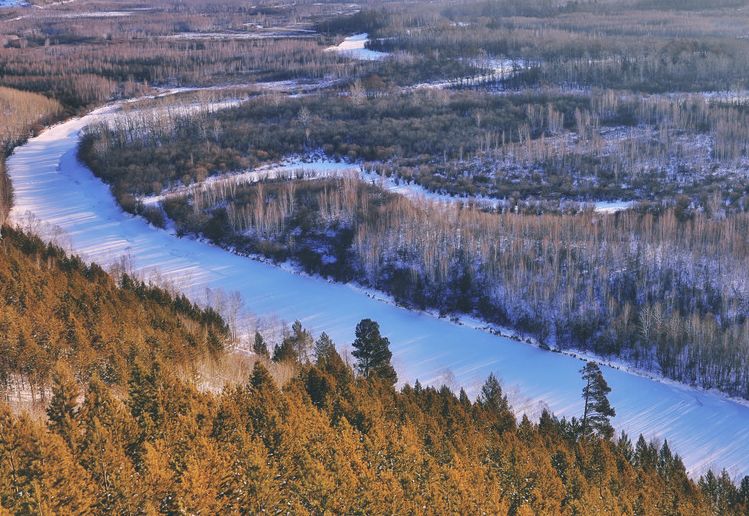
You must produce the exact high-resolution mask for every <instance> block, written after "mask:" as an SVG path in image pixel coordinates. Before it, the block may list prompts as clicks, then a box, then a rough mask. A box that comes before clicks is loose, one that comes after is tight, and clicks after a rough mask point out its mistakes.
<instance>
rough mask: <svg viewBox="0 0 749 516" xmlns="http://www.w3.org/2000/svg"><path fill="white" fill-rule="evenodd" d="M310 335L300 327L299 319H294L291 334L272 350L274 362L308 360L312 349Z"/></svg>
mask: <svg viewBox="0 0 749 516" xmlns="http://www.w3.org/2000/svg"><path fill="white" fill-rule="evenodd" d="M312 345H313V340H312V335H310V333H309V332H308V331H307V330H305V329H304V328H303V327H302V323H301V322H300V321H294V324H293V325H292V326H291V334H290V335H287V336H286V337H285V338H284V339H283V341H281V345H280V346H276V348H275V349H274V350H273V361H274V362H304V363H306V362H309V361H310V352H311V350H312Z"/></svg>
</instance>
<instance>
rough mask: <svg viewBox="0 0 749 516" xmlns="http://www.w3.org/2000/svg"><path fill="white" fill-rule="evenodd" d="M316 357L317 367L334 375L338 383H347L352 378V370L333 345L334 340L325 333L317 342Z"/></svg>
mask: <svg viewBox="0 0 749 516" xmlns="http://www.w3.org/2000/svg"><path fill="white" fill-rule="evenodd" d="M315 357H316V364H317V367H319V368H320V369H322V370H323V371H325V372H327V373H330V374H332V375H333V376H334V377H335V378H336V380H337V381H339V382H345V381H346V380H347V379H348V378H350V377H351V370H350V369H349V366H348V365H346V362H344V361H343V359H342V358H341V355H339V354H338V350H336V348H335V344H333V340H332V339H331V338H330V337H329V336H328V334H327V333H325V332H323V333H322V334H321V335H320V338H319V339H317V342H315Z"/></svg>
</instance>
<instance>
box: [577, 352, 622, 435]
mask: <svg viewBox="0 0 749 516" xmlns="http://www.w3.org/2000/svg"><path fill="white" fill-rule="evenodd" d="M580 372H581V373H582V377H583V381H584V382H585V386H584V387H583V400H585V409H584V411H583V418H582V422H581V428H580V433H581V434H582V435H583V436H586V437H587V436H591V435H593V434H596V435H598V436H600V437H603V438H605V439H611V437H612V436H613V435H614V427H612V426H611V421H610V420H609V418H612V417H614V416H615V415H616V411H614V409H613V407H612V406H611V404H610V403H609V400H608V398H607V397H606V396H607V394H608V393H610V392H611V388H610V387H609V386H608V384H607V383H606V380H605V379H604V377H603V373H601V369H600V368H599V367H598V364H597V363H595V362H593V361H590V362H587V363H586V364H585V367H583V368H582V369H581V370H580Z"/></svg>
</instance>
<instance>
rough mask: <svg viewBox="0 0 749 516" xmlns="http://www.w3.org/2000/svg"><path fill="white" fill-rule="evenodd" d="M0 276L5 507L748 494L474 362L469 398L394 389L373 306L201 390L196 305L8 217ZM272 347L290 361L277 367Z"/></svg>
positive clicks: (262, 351) (218, 341)
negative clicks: (548, 402)
mask: <svg viewBox="0 0 749 516" xmlns="http://www.w3.org/2000/svg"><path fill="white" fill-rule="evenodd" d="M0 274H2V275H3V276H5V278H4V279H3V281H2V283H0V285H2V296H0V299H1V300H2V303H1V305H0V306H1V307H2V308H1V309H2V312H1V313H2V316H1V318H0V321H1V322H0V328H2V332H1V333H0V345H2V346H3V353H2V355H1V356H2V357H18V359H19V360H18V361H13V360H10V361H5V362H4V363H3V374H4V378H5V380H4V383H3V384H2V385H3V392H4V398H5V400H4V401H0V507H2V509H3V510H4V511H8V512H9V513H12V514H24V513H60V514H62V513H67V514H70V513H94V514H112V513H117V514H123V513H141V512H147V513H152V514H157V513H165V514H173V513H175V512H189V513H224V512H245V511H247V512H253V513H254V512H263V511H268V512H270V511H272V512H278V511H284V512H293V513H320V512H335V513H342V512H346V513H381V512H390V513H409V512H423V511H424V510H425V509H424V508H425V507H428V508H429V511H432V510H433V511H434V512H444V511H448V512H453V511H454V512H483V511H486V512H502V513H507V514H537V513H543V514H579V513H590V512H591V511H593V512H598V513H630V514H673V513H682V514H729V513H731V514H740V513H742V512H743V511H744V510H745V509H746V507H747V504H748V503H749V478H746V479H744V481H743V482H741V483H740V485H739V486H738V487H737V486H736V485H734V484H733V482H732V481H731V479H730V478H729V477H728V476H727V474H726V473H725V472H723V473H722V474H719V475H715V474H714V473H712V472H709V473H706V474H705V475H704V476H703V477H702V478H700V479H699V481H698V482H695V481H693V480H690V479H689V478H688V477H687V475H686V472H685V469H684V465H683V464H682V462H681V460H680V458H679V456H678V455H675V454H674V453H673V452H671V450H670V449H669V446H668V443H667V442H665V441H664V442H663V443H655V442H651V443H648V442H646V441H645V440H644V439H642V438H639V439H638V440H637V441H636V442H635V443H633V442H632V441H631V440H630V439H629V438H628V437H627V436H625V435H620V436H618V437H616V438H613V437H610V430H609V431H607V430H605V428H606V426H605V424H604V426H592V422H593V421H594V419H593V418H592V414H593V412H592V409H591V412H590V414H591V416H590V417H591V419H590V421H591V423H590V424H591V428H601V429H602V430H601V431H602V432H603V433H602V434H599V433H598V430H596V431H595V432H585V431H584V428H585V424H584V423H583V426H582V430H581V427H580V421H577V422H576V421H575V420H574V419H573V420H572V421H566V420H559V419H557V418H555V417H553V416H552V415H551V414H549V413H544V415H543V416H542V417H541V420H540V421H539V422H538V423H532V422H530V421H529V420H528V419H522V420H521V421H517V420H516V419H515V418H514V416H513V414H512V412H511V411H510V407H509V406H508V404H507V399H506V397H505V396H504V394H503V392H502V388H501V385H500V383H499V382H498V380H497V379H496V378H494V377H493V376H492V377H490V378H489V379H487V381H486V384H485V385H484V387H483V389H482V393H481V395H480V396H479V398H478V399H477V400H475V401H471V400H469V399H468V397H467V396H466V395H465V393H464V392H461V393H459V394H458V395H456V394H455V393H453V392H451V391H450V390H449V389H447V388H446V387H443V388H441V389H438V388H434V387H422V386H421V385H419V384H418V383H416V384H415V385H414V386H408V385H407V386H404V387H403V388H402V389H401V390H396V389H394V387H393V382H394V377H393V376H392V375H393V373H392V368H390V369H389V371H391V372H390V373H389V372H388V368H387V367H386V366H387V365H388V361H389V352H388V351H387V347H388V342H387V339H383V338H382V337H381V336H380V334H379V328H378V325H377V323H375V322H373V321H362V322H361V323H360V325H359V326H358V327H357V342H359V341H361V342H360V347H359V348H357V349H361V350H362V353H361V354H359V355H358V356H359V358H358V359H357V362H356V364H354V365H355V366H356V368H355V369H352V366H351V365H349V364H348V363H346V361H344V359H343V358H342V357H341V356H340V355H339V354H338V353H337V351H336V349H335V346H334V345H333V343H332V342H331V341H330V339H328V338H327V337H326V336H325V335H324V334H323V335H321V336H320V337H319V338H318V340H317V341H316V342H314V343H313V342H312V338H311V336H310V335H309V334H308V333H307V332H306V331H305V330H304V329H303V328H302V327H301V325H299V324H295V325H294V328H293V330H292V331H290V332H288V333H287V337H286V338H285V339H284V342H283V343H281V344H280V345H279V346H277V347H276V351H275V352H274V358H273V361H271V360H270V359H268V358H263V357H264V356H268V354H269V353H268V348H267V344H266V343H265V342H264V340H263V337H262V336H261V335H260V334H258V335H257V336H256V344H255V350H256V351H257V352H258V357H259V358H256V359H255V360H254V361H253V362H254V364H253V365H252V367H251V368H250V369H249V370H248V371H247V372H246V375H245V377H244V378H237V379H236V380H235V381H225V383H224V387H223V388H221V389H218V390H217V389H215V388H206V385H210V384H207V383H206V382H207V380H210V378H206V376H205V373H203V371H205V369H200V368H199V367H198V365H199V364H200V362H201V360H208V361H214V362H220V361H221V357H222V356H225V355H226V354H227V353H230V352H231V351H230V348H229V346H228V344H229V340H228V333H227V326H226V323H224V322H223V320H222V319H221V317H220V316H219V315H218V314H217V313H216V312H214V311H212V310H211V309H209V308H200V307H197V306H195V305H193V304H191V303H190V302H189V301H187V300H185V299H184V298H181V297H174V296H173V295H171V294H169V293H168V292H166V291H164V290H160V289H158V288H155V287H148V286H145V285H143V284H142V283H139V282H138V281H137V280H135V279H133V278H131V277H129V276H128V275H126V274H125V275H121V276H120V277H119V279H118V280H117V281H115V280H114V279H113V278H112V277H111V276H109V275H107V274H106V273H104V271H102V270H101V269H99V268H97V267H96V266H86V265H83V264H82V262H80V261H79V260H78V259H76V258H75V257H70V256H67V255H65V253H63V252H62V251H61V250H60V249H59V248H55V247H54V246H50V245H47V244H44V243H42V242H41V241H40V240H39V239H37V238H33V237H28V236H26V235H24V234H22V233H20V232H18V231H14V230H11V229H10V228H7V227H6V228H4V229H3V238H2V241H0ZM9 275H13V277H14V278H15V281H12V282H9V281H6V279H8V276H9ZM19 300H22V302H19ZM114 312H116V313H117V317H112V315H111V314H112V313H114ZM354 345H355V346H356V345H357V343H356V342H355V343H354ZM283 349H287V350H291V351H285V352H284V351H282V350H283ZM365 357H370V358H368V359H366V361H365ZM277 362H285V363H286V364H287V367H290V368H291V369H292V370H293V371H294V373H293V375H291V376H289V377H287V378H286V379H285V380H281V379H280V378H279V377H278V375H277V374H276V373H275V371H278V365H279V364H278V363H277ZM585 369H586V370H590V371H592V376H591V378H592V381H593V382H594V384H595V385H597V386H598V388H599V392H602V393H604V395H605V392H606V388H607V387H606V385H605V380H604V379H603V378H602V377H601V376H600V372H598V373H596V372H595V371H596V369H597V368H596V367H594V366H590V367H586V368H585ZM220 370H221V369H220V368H217V369H214V370H213V371H214V374H215V371H220ZM201 373H202V374H201ZM224 378H225V377H224ZM596 382H598V383H597V384H596ZM589 392H592V390H591V391H589ZM30 394H31V395H33V396H34V400H33V403H32V402H31V401H30V400H28V399H26V401H25V403H23V404H20V405H19V403H18V400H19V399H23V398H24V396H28V395H30ZM8 402H10V404H9V403H8ZM593 406H594V405H593V404H591V407H593ZM595 406H598V405H595ZM19 407H26V408H27V409H28V408H29V407H33V408H34V409H35V411H32V412H28V411H24V412H22V413H21V412H19ZM40 408H41V413H40ZM611 410H612V409H609V411H611ZM601 413H602V414H604V411H602V412H601ZM582 416H583V415H582V414H581V417H582ZM595 421H599V422H602V423H605V416H604V418H603V419H596V420H595ZM609 428H610V427H609Z"/></svg>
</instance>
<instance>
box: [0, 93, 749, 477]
mask: <svg viewBox="0 0 749 516" xmlns="http://www.w3.org/2000/svg"><path fill="white" fill-rule="evenodd" d="M115 110H116V106H108V107H106V108H102V109H100V110H97V111H95V112H93V113H92V114H90V115H87V116H85V117H83V118H77V119H72V120H69V121H67V122H65V123H62V124H59V125H56V126H54V127H51V128H49V129H47V130H46V131H44V132H43V133H42V134H41V135H40V136H38V137H36V138H33V139H31V140H29V141H28V142H27V143H26V144H25V145H23V146H21V147H19V148H17V149H16V151H15V153H14V154H13V156H11V157H10V158H9V160H8V171H9V174H10V177H11V179H12V182H13V186H14V190H15V206H14V208H13V211H12V212H11V220H13V221H15V222H16V223H18V224H20V225H23V224H25V223H27V222H28V220H29V214H33V216H34V218H35V219H36V220H37V221H39V222H41V223H44V224H47V225H51V226H56V227H59V228H61V230H62V231H63V232H64V234H65V235H66V238H67V239H69V244H70V246H71V247H72V250H73V251H74V252H76V253H78V254H80V255H81V256H82V257H83V258H85V259H86V260H88V261H95V262H98V263H100V264H102V265H104V266H108V265H111V264H113V263H115V262H117V261H119V260H120V259H121V257H123V256H128V257H129V261H130V263H131V264H132V266H133V267H134V268H135V269H136V270H137V271H139V272H142V273H144V274H149V273H153V272H154V271H158V272H159V274H160V276H161V277H162V278H164V279H165V280H167V281H170V282H172V283H173V284H174V285H176V286H177V287H178V288H180V289H181V290H183V291H184V292H185V293H187V294H188V295H190V296H192V297H194V298H196V299H203V298H204V292H205V289H206V288H212V289H218V288H220V289H223V290H225V291H237V292H239V293H240V294H241V295H242V298H243V299H244V302H245V305H246V306H247V307H248V308H249V309H251V310H252V311H253V312H255V313H257V314H258V315H259V316H277V317H279V318H281V319H283V320H286V321H292V320H294V319H300V320H301V321H302V322H303V323H304V325H305V326H306V327H308V328H310V329H311V330H312V331H314V332H320V331H323V330H324V331H326V332H328V334H329V335H330V336H331V337H332V338H333V339H334V340H335V341H336V342H337V343H339V344H346V343H349V342H351V341H352V340H353V329H354V326H355V325H356V323H357V322H358V321H359V320H360V319H362V318H365V317H369V318H372V319H375V320H377V321H379V322H380V325H381V327H382V330H383V332H384V334H385V335H387V336H388V337H389V338H390V341H391V343H392V349H393V352H394V363H395V366H396V369H397V371H398V374H399V377H400V379H401V380H402V381H404V382H405V381H408V382H413V381H414V380H415V379H417V378H418V379H419V380H421V382H422V383H425V384H437V385H439V384H443V383H447V384H448V385H450V386H451V387H453V388H455V387H459V386H463V387H465V388H466V390H467V391H468V393H469V395H475V394H476V392H477V390H478V388H479V387H480V385H481V384H482V383H483V381H484V380H485V379H486V377H487V376H488V375H489V373H491V372H494V373H495V374H496V375H497V376H498V377H499V378H501V379H502V382H503V384H504V387H505V390H506V391H507V392H508V393H509V395H510V398H511V401H512V402H513V404H514V407H515V408H516V410H517V411H519V412H526V413H528V414H530V415H533V416H536V415H538V413H539V411H540V409H541V408H542V407H548V408H550V409H551V410H552V411H553V412H555V413H556V414H557V415H560V416H568V417H570V416H574V415H579V414H580V413H581V412H582V403H581V400H580V391H581V388H582V384H581V381H580V378H579V369H580V368H581V367H582V362H581V361H580V360H578V359H575V358H573V357H570V356H566V355H563V354H559V353H552V352H546V351H542V350H540V349H537V348H535V347H533V346H530V345H527V344H523V343H519V342H516V341H513V340H511V339H507V338H503V337H498V336H495V335H492V334H490V333H487V332H485V331H482V330H479V329H473V328H471V327H468V326H461V325H458V324H454V323H451V322H449V321H447V320H444V319H439V318H436V317H434V316H431V315H429V314H424V313H418V312H414V311H409V310H406V309H403V308H399V307H396V306H393V305H392V304H390V303H387V302H385V301H381V300H377V299H374V298H373V297H371V296H370V295H367V293H365V292H362V291H361V290H359V289H357V288H355V287H352V286H348V285H342V284H336V283H330V282H328V281H326V280H324V279H320V278H313V277H308V276H305V275H300V274H296V273H294V272H290V271H287V270H284V269H282V268H278V267H274V266H273V265H270V264H266V263H262V262H258V261H254V260H250V259H247V258H242V257H239V256H236V255H233V254H231V253H229V252H227V251H224V250H222V249H219V248H216V247H214V246H211V245H208V244H206V243H203V242H198V241H195V240H191V239H180V238H177V237H176V236H173V235H171V234H169V233H167V232H165V231H162V230H159V229H156V228H154V227H152V226H149V225H148V224H147V223H146V222H145V221H144V220H143V219H140V218H137V217H133V216H130V215H128V214H126V213H124V212H123V211H122V210H121V209H120V208H119V207H118V206H117V205H116V203H115V201H114V199H113V198H112V196H111V194H110V192H109V189H108V187H107V186H106V185H104V184H103V183H102V182H101V181H99V180H98V179H97V178H95V177H94V176H93V174H92V173H91V171H90V170H88V169H87V168H86V167H84V166H82V165H81V164H80V163H78V161H77V159H76V149H77V146H78V143H79V135H80V131H81V129H82V128H83V127H85V126H86V125H87V124H89V123H92V122H95V121H97V120H102V119H105V118H106V117H111V116H113V114H114V111H115ZM46 234H47V238H52V237H51V233H50V232H47V233H46ZM603 370H604V374H605V376H606V378H607V380H608V382H609V384H610V385H611V387H612V389H613V391H612V393H611V396H610V398H611V401H612V403H613V405H614V407H615V408H616V411H617V416H616V418H615V420H614V423H615V426H616V427H617V429H621V430H625V431H626V432H628V433H629V434H630V435H632V436H635V437H636V436H637V435H638V434H640V433H642V434H644V435H645V436H646V438H657V439H663V438H664V437H668V439H669V444H670V445H671V447H672V449H674V450H675V451H676V452H678V453H679V454H680V455H681V456H682V457H683V459H684V462H685V464H686V465H687V468H688V469H689V470H690V472H691V473H693V474H697V473H700V472H702V471H704V470H705V469H706V468H707V467H712V468H727V469H728V471H729V473H730V474H731V475H732V476H738V475H744V474H749V405H746V404H743V403H739V402H736V401H732V400H729V399H726V398H725V397H723V396H721V395H719V394H714V393H706V392H703V391H700V390H696V389H692V388H689V387H686V386H681V385H675V384H671V383H667V382H661V381H657V380H653V379H649V378H644V377H642V376H638V375H635V374H631V373H627V372H624V371H621V370H617V369H612V368H609V367H604V368H603Z"/></svg>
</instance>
